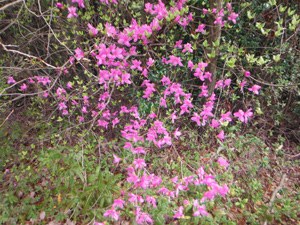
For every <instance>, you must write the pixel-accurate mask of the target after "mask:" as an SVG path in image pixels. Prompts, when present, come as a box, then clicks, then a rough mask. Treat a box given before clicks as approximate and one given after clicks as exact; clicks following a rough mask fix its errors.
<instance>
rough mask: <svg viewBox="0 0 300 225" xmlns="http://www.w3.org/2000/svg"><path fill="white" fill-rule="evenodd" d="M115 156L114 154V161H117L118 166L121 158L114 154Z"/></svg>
mask: <svg viewBox="0 0 300 225" xmlns="http://www.w3.org/2000/svg"><path fill="white" fill-rule="evenodd" d="M113 156H114V160H113V163H117V166H118V165H119V163H120V160H121V158H119V157H117V156H116V155H115V154H113Z"/></svg>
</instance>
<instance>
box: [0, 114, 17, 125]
mask: <svg viewBox="0 0 300 225" xmlns="http://www.w3.org/2000/svg"><path fill="white" fill-rule="evenodd" d="M13 112H14V110H12V111H11V112H10V114H9V115H8V116H7V117H6V119H5V120H4V121H3V122H2V123H1V125H0V127H2V126H3V124H4V123H5V122H6V120H8V118H9V117H10V115H11V114H12V113H13Z"/></svg>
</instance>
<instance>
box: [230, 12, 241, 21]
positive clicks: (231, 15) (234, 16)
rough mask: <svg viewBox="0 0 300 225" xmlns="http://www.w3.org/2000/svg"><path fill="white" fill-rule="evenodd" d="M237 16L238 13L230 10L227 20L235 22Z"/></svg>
mask: <svg viewBox="0 0 300 225" xmlns="http://www.w3.org/2000/svg"><path fill="white" fill-rule="evenodd" d="M238 16H239V14H237V13H234V12H232V13H231V14H230V17H228V20H230V21H232V22H233V23H234V24H236V20H235V19H236V18H237V17H238Z"/></svg>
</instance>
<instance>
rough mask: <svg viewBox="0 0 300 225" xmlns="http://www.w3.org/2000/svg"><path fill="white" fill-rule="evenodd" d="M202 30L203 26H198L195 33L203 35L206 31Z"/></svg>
mask: <svg viewBox="0 0 300 225" xmlns="http://www.w3.org/2000/svg"><path fill="white" fill-rule="evenodd" d="M204 28H205V24H199V26H198V28H197V30H196V32H201V33H202V34H205V32H206V31H205V30H204Z"/></svg>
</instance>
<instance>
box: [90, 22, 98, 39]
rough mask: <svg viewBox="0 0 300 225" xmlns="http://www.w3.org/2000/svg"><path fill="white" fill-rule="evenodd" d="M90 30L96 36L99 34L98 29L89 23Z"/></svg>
mask: <svg viewBox="0 0 300 225" xmlns="http://www.w3.org/2000/svg"><path fill="white" fill-rule="evenodd" d="M88 28H89V29H90V32H91V33H92V34H93V35H94V36H95V35H96V34H98V30H97V28H95V27H93V26H92V25H91V24H90V23H88Z"/></svg>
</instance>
